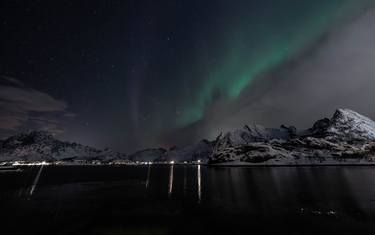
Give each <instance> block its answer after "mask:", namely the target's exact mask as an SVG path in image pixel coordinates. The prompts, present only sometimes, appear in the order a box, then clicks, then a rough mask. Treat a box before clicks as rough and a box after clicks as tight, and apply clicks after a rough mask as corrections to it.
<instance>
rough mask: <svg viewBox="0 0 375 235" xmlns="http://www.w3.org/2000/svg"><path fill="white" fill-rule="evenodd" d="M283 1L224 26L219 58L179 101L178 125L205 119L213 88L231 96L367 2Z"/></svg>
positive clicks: (238, 93)
mask: <svg viewBox="0 0 375 235" xmlns="http://www.w3.org/2000/svg"><path fill="white" fill-rule="evenodd" d="M282 2H283V1H279V3H278V4H274V5H273V6H272V9H269V12H266V13H265V14H264V15H263V18H257V19H256V20H252V21H251V20H250V19H249V18H251V17H249V16H248V14H247V12H246V9H244V11H243V12H239V14H238V15H237V16H236V17H235V18H234V19H231V20H229V23H228V22H227V25H225V26H223V28H224V31H223V32H222V35H221V36H222V37H223V38H224V39H225V40H224V42H221V44H222V45H221V46H220V48H215V50H220V51H221V52H222V54H221V55H220V57H219V58H218V60H219V63H217V64H216V65H215V66H212V67H211V68H209V73H207V74H204V75H203V76H204V79H202V81H203V82H202V83H203V84H200V85H199V86H198V87H199V88H195V93H193V94H192V92H191V91H190V89H191V88H190V87H187V88H185V89H188V90H189V91H190V92H185V94H188V95H186V97H185V99H184V100H183V101H184V102H183V105H182V107H184V109H183V112H182V114H181V115H179V117H178V119H177V123H176V124H177V126H180V127H182V126H185V125H188V124H191V123H193V122H195V121H198V120H200V119H201V118H203V116H204V112H205V109H206V106H207V105H209V104H210V103H211V102H212V101H213V100H212V99H213V95H214V94H215V93H218V92H219V93H220V94H221V95H224V96H225V97H227V98H228V99H229V100H235V99H236V98H237V97H239V96H240V94H241V92H242V91H243V90H244V89H245V88H246V87H248V86H249V85H250V84H251V81H252V80H253V79H254V78H255V77H257V76H259V75H261V74H262V73H265V72H267V71H270V70H272V69H273V68H275V67H276V66H278V65H280V64H281V63H283V62H284V61H286V60H287V59H288V58H291V57H292V56H295V55H297V54H298V53H299V52H300V51H301V50H303V49H304V48H306V47H307V46H309V45H311V44H312V43H313V42H314V41H316V40H317V39H318V38H319V37H320V36H322V35H323V34H324V33H326V32H327V31H328V30H329V29H330V28H331V27H332V26H334V24H335V23H336V22H337V20H339V19H340V18H341V17H343V16H345V15H347V14H348V13H350V12H353V9H357V8H359V7H360V6H362V5H363V3H364V2H365V1H358V0H330V1H310V0H300V1H298V2H296V4H295V5H294V7H290V4H283V3H282ZM228 18H229V17H228ZM247 19H249V20H247ZM198 57H199V56H198ZM195 60H196V61H197V64H196V65H195V66H199V64H200V63H201V64H205V63H204V61H202V60H200V59H199V58H195ZM201 76H202V75H201Z"/></svg>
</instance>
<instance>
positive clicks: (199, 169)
mask: <svg viewBox="0 0 375 235" xmlns="http://www.w3.org/2000/svg"><path fill="white" fill-rule="evenodd" d="M197 180H198V203H200V202H201V199H202V191H201V182H202V181H201V165H198V168H197Z"/></svg>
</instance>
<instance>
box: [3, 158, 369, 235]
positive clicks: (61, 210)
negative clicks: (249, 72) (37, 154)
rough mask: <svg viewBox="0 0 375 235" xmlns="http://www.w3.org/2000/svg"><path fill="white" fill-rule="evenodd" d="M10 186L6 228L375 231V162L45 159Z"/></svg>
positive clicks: (6, 177)
mask: <svg viewBox="0 0 375 235" xmlns="http://www.w3.org/2000/svg"><path fill="white" fill-rule="evenodd" d="M38 174H39V177H38ZM0 185H1V189H0V209H1V210H0V212H1V213H0V223H1V227H0V233H1V234H46V233H48V234H231V235H232V234H255V233H258V234H276V233H279V234H284V233H285V232H288V233H289V234H330V233H341V234H375V168H374V167H301V168H293V167H290V168H289V167H278V168H230V167H222V168H212V167H205V166H179V165H173V166H172V165H171V166H168V165H165V166H156V165H153V166H151V167H149V166H120V167H117V166H113V167H112V166H111V167H109V166H45V167H44V168H43V169H42V171H40V167H29V168H25V169H24V171H23V172H22V173H1V174H0Z"/></svg>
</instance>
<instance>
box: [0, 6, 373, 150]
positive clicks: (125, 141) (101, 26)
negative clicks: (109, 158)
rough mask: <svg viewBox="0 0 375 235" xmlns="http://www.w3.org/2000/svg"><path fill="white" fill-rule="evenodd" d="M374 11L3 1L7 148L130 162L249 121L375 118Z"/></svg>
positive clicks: (1, 99)
mask: <svg viewBox="0 0 375 235" xmlns="http://www.w3.org/2000/svg"><path fill="white" fill-rule="evenodd" d="M371 2H372V1H366V0H329V1H327V0H314V1H312V0H235V1H227V0H217V1H214V0H207V1H202V0H189V1H177V0H173V1H172V0H169V1H167V0H163V1H152V0H149V1H144V0H134V1H131V0H127V1H120V0H118V1H114V0H113V1H103V0H101V1H96V0H91V1H67V0H66V1H37V0H35V1H16V0H9V1H7V0H3V1H1V3H0V35H1V44H0V48H1V49H0V76H1V78H0V111H1V112H0V137H1V138H5V137H7V136H10V135H12V134H15V133H18V132H20V131H25V130H31V129H43V130H49V131H51V132H53V133H55V134H56V135H57V136H58V137H59V138H61V139H64V140H69V141H77V142H80V143H83V144H88V145H91V146H96V147H111V148H114V149H116V150H120V151H124V152H131V151H134V150H136V149H139V148H144V147H157V146H164V147H168V146H172V145H174V144H178V145H185V144H189V143H193V142H195V141H198V140H199V139H201V138H213V137H215V136H216V135H217V134H219V133H220V132H221V131H226V130H230V129H233V128H237V127H241V126H242V125H244V124H247V123H252V122H256V123H260V124H263V125H266V126H275V127H277V126H279V125H280V124H287V125H292V124H295V125H297V126H298V127H299V128H305V127H308V126H309V125H311V122H312V121H314V120H315V119H317V118H321V117H322V116H327V115H328V116H329V115H331V114H332V113H333V112H334V109H335V108H338V107H347V108H352V109H354V110H356V111H359V112H362V113H364V114H366V115H369V116H370V117H373V118H374V117H375V109H373V108H372V107H373V106H374V104H375V95H374V94H375V92H373V90H374V88H375V64H374V63H375V62H374V61H375V30H374V24H373V22H375V10H374V8H373V7H372V4H371Z"/></svg>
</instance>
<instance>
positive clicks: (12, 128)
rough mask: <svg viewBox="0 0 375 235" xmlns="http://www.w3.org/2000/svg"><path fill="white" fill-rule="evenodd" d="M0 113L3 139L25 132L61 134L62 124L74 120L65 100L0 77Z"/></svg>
mask: <svg viewBox="0 0 375 235" xmlns="http://www.w3.org/2000/svg"><path fill="white" fill-rule="evenodd" d="M0 110H1V113H0V135H1V136H3V137H4V136H7V135H9V133H13V132H17V131H21V130H24V129H43V130H49V131H51V132H53V133H61V132H63V130H64V128H63V126H62V123H63V122H64V121H65V120H66V119H69V118H72V117H74V114H72V113H69V112H67V104H66V103H65V102H64V101H61V100H57V99H55V98H53V97H52V96H50V95H49V94H47V93H44V92H41V91H38V90H35V89H32V88H29V87H26V86H25V85H24V84H23V83H22V82H21V81H19V80H17V79H15V78H11V77H7V76H1V77H0Z"/></svg>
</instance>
